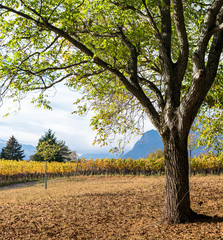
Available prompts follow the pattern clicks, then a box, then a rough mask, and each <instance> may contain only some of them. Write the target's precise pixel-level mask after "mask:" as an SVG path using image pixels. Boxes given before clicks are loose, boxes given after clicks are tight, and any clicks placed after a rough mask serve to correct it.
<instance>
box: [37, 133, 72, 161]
mask: <svg viewBox="0 0 223 240" xmlns="http://www.w3.org/2000/svg"><path fill="white" fill-rule="evenodd" d="M36 149H37V151H36V153H35V155H34V156H33V161H44V158H45V159H46V158H47V160H48V161H49V162H51V161H57V162H64V161H67V160H69V159H70V158H69V155H70V153H71V152H70V150H69V148H68V147H67V146H66V145H65V142H64V141H58V140H57V138H56V136H55V133H53V132H52V130H51V129H49V130H48V131H47V132H45V135H43V136H41V138H40V139H39V142H38V145H37V147H36ZM50 156H51V157H50Z"/></svg>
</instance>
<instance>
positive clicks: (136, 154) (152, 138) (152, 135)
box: [122, 130, 163, 159]
mask: <svg viewBox="0 0 223 240" xmlns="http://www.w3.org/2000/svg"><path fill="white" fill-rule="evenodd" d="M160 148H161V149H163V143H162V139H161V137H160V135H159V133H158V132H157V131H156V130H150V131H147V132H145V133H144V135H143V136H142V137H141V138H140V140H139V141H137V142H136V144H135V145H134V147H133V149H132V150H131V151H129V152H127V153H126V154H124V155H123V156H122V158H133V159H138V158H145V157H146V156H147V155H148V154H149V153H150V152H154V151H155V150H156V149H160Z"/></svg>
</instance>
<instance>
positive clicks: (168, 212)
mask: <svg viewBox="0 0 223 240" xmlns="http://www.w3.org/2000/svg"><path fill="white" fill-rule="evenodd" d="M163 142H164V154H165V174H166V182H165V209H164V221H165V222H167V223H171V224H178V223H182V222H187V221H192V218H193V215H194V213H193V211H192V210H191V208H190V193H189V175H188V152H187V137H186V136H184V138H183V139H182V137H180V135H179V134H178V132H177V131H176V132H173V131H172V132H170V133H169V134H168V137H166V138H165V139H164V141H163Z"/></svg>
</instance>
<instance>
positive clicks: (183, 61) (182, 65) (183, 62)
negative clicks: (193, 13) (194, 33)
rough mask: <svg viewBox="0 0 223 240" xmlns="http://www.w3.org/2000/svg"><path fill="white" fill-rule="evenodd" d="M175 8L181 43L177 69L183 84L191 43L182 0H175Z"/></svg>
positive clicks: (175, 19) (175, 18)
mask: <svg viewBox="0 0 223 240" xmlns="http://www.w3.org/2000/svg"><path fill="white" fill-rule="evenodd" d="M173 9H174V22H175V25H176V30H177V35H178V40H179V45H180V56H179V58H178V61H177V64H176V70H177V75H178V80H179V83H180V84H181V82H182V80H183V76H184V74H185V71H186V68H187V61H188V55H189V44H188V40H187V32H186V27H185V21H184V13H183V4H182V0H173Z"/></svg>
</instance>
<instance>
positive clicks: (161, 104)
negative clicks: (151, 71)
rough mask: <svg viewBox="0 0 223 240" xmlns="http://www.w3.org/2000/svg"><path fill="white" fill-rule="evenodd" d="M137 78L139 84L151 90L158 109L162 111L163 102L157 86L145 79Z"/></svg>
mask: <svg viewBox="0 0 223 240" xmlns="http://www.w3.org/2000/svg"><path fill="white" fill-rule="evenodd" d="M138 78H139V80H140V82H142V83H143V84H145V85H146V86H148V87H149V88H150V90H152V91H153V92H154V93H155V95H156V99H157V102H158V105H159V108H160V109H161V110H163V108H164V100H163V96H162V94H161V92H160V90H159V89H158V88H157V86H156V85H155V84H154V83H153V82H151V81H149V80H148V79H145V78H142V77H138Z"/></svg>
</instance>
